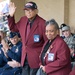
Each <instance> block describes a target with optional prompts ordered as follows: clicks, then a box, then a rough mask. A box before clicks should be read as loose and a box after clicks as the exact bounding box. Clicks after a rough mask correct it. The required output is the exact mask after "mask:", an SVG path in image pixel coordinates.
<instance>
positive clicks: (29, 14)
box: [25, 8, 38, 19]
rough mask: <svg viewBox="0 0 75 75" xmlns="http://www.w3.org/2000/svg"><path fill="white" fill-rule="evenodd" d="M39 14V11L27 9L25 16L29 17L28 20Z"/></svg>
mask: <svg viewBox="0 0 75 75" xmlns="http://www.w3.org/2000/svg"><path fill="white" fill-rule="evenodd" d="M37 13H38V9H30V8H27V9H26V10H25V15H26V16H27V18H28V19H32V18H33V17H34V16H36V14H37Z"/></svg>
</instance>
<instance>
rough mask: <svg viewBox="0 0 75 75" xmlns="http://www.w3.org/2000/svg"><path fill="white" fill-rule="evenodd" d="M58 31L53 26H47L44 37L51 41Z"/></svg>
mask: <svg viewBox="0 0 75 75" xmlns="http://www.w3.org/2000/svg"><path fill="white" fill-rule="evenodd" d="M58 33H59V31H58V30H57V29H56V28H55V26H54V25H47V26H46V32H45V34H46V36H47V38H48V39H49V40H53V39H54V38H55V37H56V36H57V35H58Z"/></svg>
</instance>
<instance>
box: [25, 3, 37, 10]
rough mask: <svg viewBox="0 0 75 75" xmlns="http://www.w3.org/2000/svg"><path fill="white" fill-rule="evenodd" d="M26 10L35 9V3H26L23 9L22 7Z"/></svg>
mask: <svg viewBox="0 0 75 75" xmlns="http://www.w3.org/2000/svg"><path fill="white" fill-rule="evenodd" d="M27 8H30V9H37V5H36V3H35V2H27V3H26V4H25V7H24V10H26V9H27Z"/></svg>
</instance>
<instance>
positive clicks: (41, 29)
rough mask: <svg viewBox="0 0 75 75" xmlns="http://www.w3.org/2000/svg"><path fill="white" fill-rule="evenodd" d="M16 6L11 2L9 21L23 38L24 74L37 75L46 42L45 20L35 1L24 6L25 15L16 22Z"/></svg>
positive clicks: (22, 59) (22, 58) (12, 28)
mask: <svg viewBox="0 0 75 75" xmlns="http://www.w3.org/2000/svg"><path fill="white" fill-rule="evenodd" d="M15 11H16V7H15V4H14V3H10V6H9V16H8V23H9V28H10V30H11V31H17V32H18V31H19V33H20V35H21V39H22V44H23V46H22V57H21V66H22V67H23V69H22V75H36V72H37V70H38V68H39V61H40V60H39V55H40V52H41V50H42V46H43V44H44V42H45V41H46V40H47V37H46V35H45V20H44V19H43V18H41V17H40V16H39V15H38V7H37V5H36V3H35V2H32V1H30V2H27V3H26V4H25V7H24V12H25V16H23V17H22V18H21V19H20V21H19V22H17V23H15V19H14V13H15Z"/></svg>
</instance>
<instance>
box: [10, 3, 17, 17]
mask: <svg viewBox="0 0 75 75" xmlns="http://www.w3.org/2000/svg"><path fill="white" fill-rule="evenodd" d="M15 11H16V6H15V4H14V3H13V2H11V3H10V5H9V15H10V16H11V17H13V16H14V13H15Z"/></svg>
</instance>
